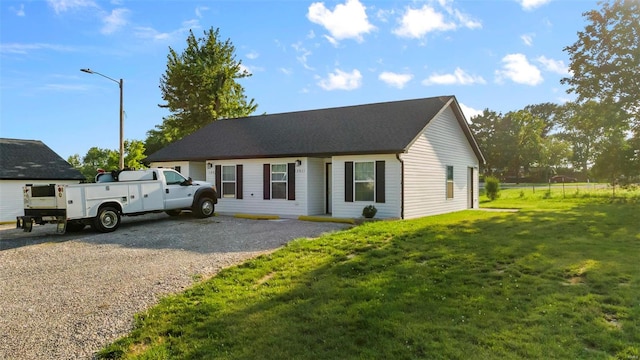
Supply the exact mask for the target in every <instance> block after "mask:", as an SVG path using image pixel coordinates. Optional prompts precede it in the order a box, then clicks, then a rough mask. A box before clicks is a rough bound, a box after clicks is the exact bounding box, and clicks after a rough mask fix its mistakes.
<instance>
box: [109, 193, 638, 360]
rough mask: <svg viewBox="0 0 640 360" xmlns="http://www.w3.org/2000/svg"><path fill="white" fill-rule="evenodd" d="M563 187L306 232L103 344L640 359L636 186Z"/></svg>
mask: <svg viewBox="0 0 640 360" xmlns="http://www.w3.org/2000/svg"><path fill="white" fill-rule="evenodd" d="M541 193H542V191H541ZM551 195H552V196H550V197H547V198H546V199H544V198H541V199H537V196H538V195H537V191H536V195H533V194H530V195H529V194H526V193H525V194H524V195H523V196H520V190H517V189H514V190H508V191H503V192H502V195H501V198H500V199H499V200H496V201H495V202H494V203H495V204H492V205H495V206H496V207H518V208H521V209H522V210H521V211H520V212H517V213H502V212H483V211H463V212H458V213H453V214H447V215H442V216H433V217H428V218H423V219H417V220H406V221H384V222H370V223H365V224H363V225H361V226H358V227H355V228H353V229H351V230H347V231H342V232H338V233H334V234H331V235H327V236H323V237H321V238H318V239H313V240H307V239H300V240H296V241H294V242H291V243H289V244H288V245H287V246H286V247H284V248H283V249H281V250H279V251H277V252H274V253H272V254H269V255H264V256H260V257H258V258H255V259H253V260H250V261H248V262H246V263H244V264H242V265H240V266H236V267H232V268H228V269H225V270H223V271H222V272H220V273H219V274H218V275H217V276H215V277H214V278H211V279H209V280H206V281H204V282H200V283H197V284H196V285H195V286H194V287H193V288H191V289H189V290H187V291H185V292H184V293H181V294H177V295H173V296H169V297H167V298H164V299H163V300H161V302H160V304H159V305H157V306H155V307H153V308H151V309H149V310H148V311H146V312H144V313H141V314H139V315H137V317H136V328H135V329H134V330H133V331H132V332H131V333H130V334H129V335H128V336H126V337H124V338H122V339H120V340H118V341H116V342H115V343H114V344H111V345H109V346H108V347H106V348H105V349H103V350H102V351H101V352H100V354H99V355H100V357H102V358H125V359H211V358H215V359H258V358H259V359H371V358H379V359H424V358H428V359H467V358H474V359H522V358H536V359H550V358H556V359H557V358H562V359H614V358H617V359H638V358H640V266H638V261H639V259H638V254H640V225H639V221H638V220H639V219H638V214H639V213H640V206H639V204H638V203H639V201H637V199H638V198H637V195H635V194H633V192H631V193H630V194H627V195H625V196H624V197H623V198H624V199H625V200H624V201H621V200H620V201H619V200H616V201H611V200H610V199H608V198H606V197H600V196H596V195H595V194H594V195H593V196H590V197H581V196H576V197H574V198H566V197H565V198H563V199H562V200H561V199H560V198H558V197H557V196H555V194H551ZM634 199H635V200H634ZM486 204H488V203H487V202H486V201H483V205H486Z"/></svg>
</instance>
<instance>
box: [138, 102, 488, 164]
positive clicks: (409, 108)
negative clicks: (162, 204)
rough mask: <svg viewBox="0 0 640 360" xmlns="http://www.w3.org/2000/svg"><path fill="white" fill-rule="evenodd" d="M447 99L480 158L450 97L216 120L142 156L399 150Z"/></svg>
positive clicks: (201, 158) (205, 157)
mask: <svg viewBox="0 0 640 360" xmlns="http://www.w3.org/2000/svg"><path fill="white" fill-rule="evenodd" d="M452 104H453V106H452V108H453V109H454V112H455V113H456V117H457V118H458V122H459V123H460V125H461V127H462V130H463V131H464V132H465V135H466V136H467V139H469V141H470V143H471V146H472V148H473V149H474V151H475V152H476V155H477V156H478V159H480V161H484V159H483V157H482V154H481V153H480V150H479V148H478V146H477V144H476V142H475V140H474V139H473V136H472V135H471V132H470V130H469V126H468V125H467V123H466V120H465V119H464V116H463V115H462V112H461V111H460V108H459V106H458V104H457V101H456V100H455V97H454V96H442V97H431V98H425V99H414V100H403V101H394V102H385V103H375V104H367V105H356V106H347V107H338V108H328V109H320V110H309V111H298V112H289V113H281V114H271V115H259V116H250V117H245V118H238V119H227V120H218V121H214V122H213V123H211V124H209V125H207V126H205V127H203V128H202V129H200V130H198V131H196V132H195V133H193V134H191V135H188V136H186V137H184V138H183V139H181V140H179V141H176V142H174V143H172V144H170V145H168V146H166V147H164V148H162V149H160V150H158V151H157V152H155V153H153V154H151V155H150V156H149V157H147V159H146V161H148V162H152V161H186V160H191V161H204V160H214V159H246V158H269V157H286V156H333V155H357V154H382V153H386V154H393V153H402V152H404V151H406V150H407V149H408V147H409V146H410V145H411V144H412V143H413V142H414V140H415V139H416V138H417V137H418V136H419V135H420V134H421V133H422V131H423V130H424V129H425V127H426V126H427V125H428V124H429V122H430V121H431V119H433V118H434V117H435V116H436V115H437V114H438V113H440V112H441V111H442V110H443V109H444V108H446V107H447V106H449V105H452Z"/></svg>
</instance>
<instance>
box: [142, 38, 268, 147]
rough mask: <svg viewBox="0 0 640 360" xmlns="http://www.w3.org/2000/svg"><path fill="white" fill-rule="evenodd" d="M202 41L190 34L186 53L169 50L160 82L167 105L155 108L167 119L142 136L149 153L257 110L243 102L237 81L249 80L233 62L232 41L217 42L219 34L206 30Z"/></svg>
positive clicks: (243, 98)
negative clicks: (165, 111) (215, 123)
mask: <svg viewBox="0 0 640 360" xmlns="http://www.w3.org/2000/svg"><path fill="white" fill-rule="evenodd" d="M204 35H205V36H204V37H202V38H199V39H196V37H195V36H194V35H193V32H192V31H189V36H188V37H187V47H186V48H185V49H184V51H183V52H182V53H180V54H179V53H177V52H176V51H175V50H174V49H172V48H171V47H170V48H169V55H168V56H167V70H166V72H165V74H164V75H162V78H161V80H160V90H161V92H162V99H163V100H164V101H166V103H165V104H161V105H159V106H160V107H163V108H167V109H169V111H170V112H171V114H170V115H169V116H167V117H165V118H163V122H162V124H161V125H157V126H156V129H155V130H151V131H149V132H148V133H147V135H148V138H147V141H146V145H147V147H148V149H149V150H150V151H155V150H157V149H158V148H159V147H162V146H164V145H166V144H168V143H170V142H173V141H176V140H179V139H181V138H183V137H184V136H186V135H189V134H191V133H193V132H195V131H197V130H199V129H201V128H202V127H204V126H205V125H208V124H210V123H211V122H213V121H215V120H219V119H224V118H235V117H243V116H248V115H250V114H251V113H253V112H254V111H255V110H256V108H257V107H258V105H257V104H255V103H254V100H253V99H251V100H249V101H247V97H246V96H245V94H244V88H243V87H242V86H241V85H240V84H239V83H238V82H237V81H236V80H237V79H242V78H245V77H249V76H251V74H249V73H248V72H247V71H246V70H245V69H244V68H243V67H242V66H241V65H242V62H241V61H239V60H236V58H235V47H234V46H233V44H232V43H231V41H230V40H229V39H227V40H226V41H224V42H222V41H221V40H220V39H219V35H220V34H219V29H216V30H215V31H214V30H213V29H209V30H208V31H205V33H204Z"/></svg>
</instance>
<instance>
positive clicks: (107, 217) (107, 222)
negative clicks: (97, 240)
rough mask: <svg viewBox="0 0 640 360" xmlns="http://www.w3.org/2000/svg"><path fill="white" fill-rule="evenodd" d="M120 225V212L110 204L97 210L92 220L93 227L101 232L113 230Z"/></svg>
mask: <svg viewBox="0 0 640 360" xmlns="http://www.w3.org/2000/svg"><path fill="white" fill-rule="evenodd" d="M119 226H120V212H118V210H116V209H115V208H113V207H111V206H105V207H103V208H101V209H100V210H98V216H96V218H95V219H94V220H93V228H94V229H96V230H97V231H99V232H102V233H108V232H112V231H115V230H116V229H117V228H118V227H119Z"/></svg>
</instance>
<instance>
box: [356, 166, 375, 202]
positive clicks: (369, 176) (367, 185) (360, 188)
mask: <svg viewBox="0 0 640 360" xmlns="http://www.w3.org/2000/svg"><path fill="white" fill-rule="evenodd" d="M374 164H375V163H374V162H373V161H370V162H356V163H354V176H353V180H354V186H355V198H356V201H373V200H374V197H375V170H374V169H375V166H374Z"/></svg>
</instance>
